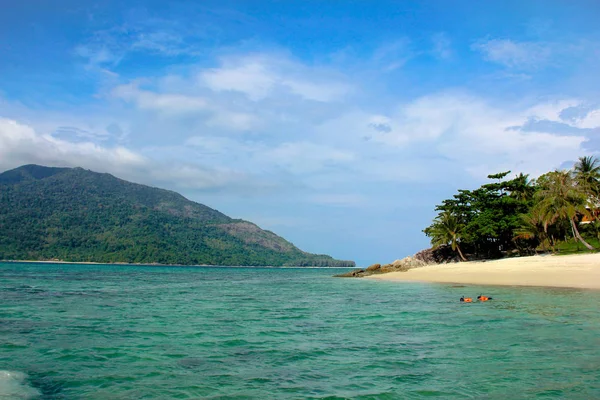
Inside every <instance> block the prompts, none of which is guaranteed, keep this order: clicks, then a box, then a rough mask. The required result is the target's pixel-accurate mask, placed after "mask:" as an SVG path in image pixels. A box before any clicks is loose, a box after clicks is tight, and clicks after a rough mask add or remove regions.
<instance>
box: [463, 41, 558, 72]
mask: <svg viewBox="0 0 600 400" xmlns="http://www.w3.org/2000/svg"><path fill="white" fill-rule="evenodd" d="M471 48H472V49H473V50H476V51H479V52H481V53H482V54H483V56H484V57H485V59H487V60H488V61H491V62H495V63H498V64H502V65H504V66H506V67H509V68H534V69H535V68H538V67H540V66H542V65H544V64H546V62H547V61H548V60H549V58H550V56H551V55H552V51H551V47H550V45H548V44H545V43H539V42H516V41H513V40H509V39H489V40H481V41H478V42H476V43H474V44H473V45H472V46H471Z"/></svg>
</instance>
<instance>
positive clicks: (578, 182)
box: [423, 156, 600, 261]
mask: <svg viewBox="0 0 600 400" xmlns="http://www.w3.org/2000/svg"><path fill="white" fill-rule="evenodd" d="M509 174H510V171H507V172H502V173H499V174H495V175H489V176H488V179H490V180H492V182H491V183H487V184H484V185H482V186H481V187H479V188H478V189H475V190H459V191H458V193H457V194H455V195H454V196H453V197H452V198H451V199H446V200H444V201H442V203H441V204H439V205H438V206H436V208H435V210H436V211H437V212H438V215H437V216H436V217H435V219H434V220H433V222H432V224H431V225H430V226H428V227H427V228H425V229H424V230H423V232H424V233H425V235H427V236H428V237H429V238H430V239H431V244H432V245H433V247H434V248H437V247H440V246H445V245H447V246H450V247H451V248H452V250H453V252H454V254H455V257H456V258H457V259H460V260H462V261H466V260H467V259H488V258H500V257H503V256H507V255H530V254H534V253H537V252H560V251H561V250H566V249H570V248H572V247H573V245H576V246H577V247H578V248H579V245H581V246H583V247H584V248H586V249H587V250H588V251H596V250H600V222H599V221H598V218H597V217H598V215H599V214H600V162H599V161H598V159H597V158H595V157H592V156H586V157H580V158H579V160H578V162H577V163H576V164H575V165H574V166H573V168H572V169H570V170H555V171H551V172H548V173H545V174H543V175H541V176H540V177H538V178H537V179H530V178H529V175H524V174H522V173H521V174H519V175H517V176H515V177H514V178H512V179H507V177H508V175H509Z"/></svg>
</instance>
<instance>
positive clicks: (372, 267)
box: [367, 264, 381, 271]
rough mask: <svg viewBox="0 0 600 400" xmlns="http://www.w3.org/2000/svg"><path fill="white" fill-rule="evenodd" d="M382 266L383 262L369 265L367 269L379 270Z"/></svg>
mask: <svg viewBox="0 0 600 400" xmlns="http://www.w3.org/2000/svg"><path fill="white" fill-rule="evenodd" d="M380 268H381V264H373V265H371V266H369V267H367V271H377V270H378V269H380Z"/></svg>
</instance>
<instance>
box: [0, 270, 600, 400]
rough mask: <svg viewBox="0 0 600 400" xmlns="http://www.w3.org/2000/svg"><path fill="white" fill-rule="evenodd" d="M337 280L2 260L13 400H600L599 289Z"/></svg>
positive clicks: (1, 299) (2, 344) (0, 286)
mask: <svg viewBox="0 0 600 400" xmlns="http://www.w3.org/2000/svg"><path fill="white" fill-rule="evenodd" d="M336 272H340V271H339V270H332V269H268V268H179V267H141V266H114V265H112V266H108V265H64V264H0V398H11V399H12V398H15V399H19V398H42V399H138V398H139V399H142V398H143V399H169V398H174V399H192V398H193V399H196V398H209V399H217V398H235V399H303V398H311V399H321V398H328V399H337V398H357V399H420V398H428V397H438V398H445V399H453V398H456V399H458V398H461V399H463V398H477V399H483V398H485V399H518V398H532V397H542V398H572V399H594V398H596V399H597V398H600V372H599V369H600V314H599V309H600V307H599V306H600V293H599V292H597V291H586V290H575V289H548V288H530V287H529V288H525V287H521V288H517V287H477V286H459V285H440V284H424V283H423V284H420V283H397V282H381V281H371V280H366V279H340V278H332V275H333V274H334V273H336ZM480 293H483V294H485V295H488V296H492V297H493V298H494V299H493V300H492V301H490V302H487V303H474V304H461V303H460V302H459V301H458V299H459V298H460V297H461V296H463V295H465V296H471V297H476V296H477V295H479V294H480ZM3 396H4V397H3Z"/></svg>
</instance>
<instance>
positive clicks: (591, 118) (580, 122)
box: [574, 109, 600, 129]
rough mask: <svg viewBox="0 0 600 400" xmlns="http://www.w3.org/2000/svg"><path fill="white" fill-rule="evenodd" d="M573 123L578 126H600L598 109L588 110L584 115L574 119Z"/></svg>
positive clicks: (599, 110) (592, 127)
mask: <svg viewBox="0 0 600 400" xmlns="http://www.w3.org/2000/svg"><path fill="white" fill-rule="evenodd" d="M574 125H575V126H577V127H578V128H588V129H594V128H600V109H596V110H592V111H590V112H588V113H587V114H586V115H585V116H584V117H582V118H579V119H577V120H575V122H574Z"/></svg>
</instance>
